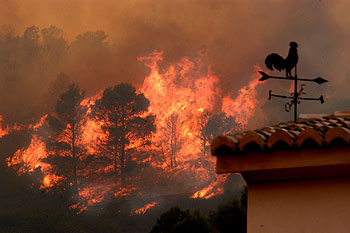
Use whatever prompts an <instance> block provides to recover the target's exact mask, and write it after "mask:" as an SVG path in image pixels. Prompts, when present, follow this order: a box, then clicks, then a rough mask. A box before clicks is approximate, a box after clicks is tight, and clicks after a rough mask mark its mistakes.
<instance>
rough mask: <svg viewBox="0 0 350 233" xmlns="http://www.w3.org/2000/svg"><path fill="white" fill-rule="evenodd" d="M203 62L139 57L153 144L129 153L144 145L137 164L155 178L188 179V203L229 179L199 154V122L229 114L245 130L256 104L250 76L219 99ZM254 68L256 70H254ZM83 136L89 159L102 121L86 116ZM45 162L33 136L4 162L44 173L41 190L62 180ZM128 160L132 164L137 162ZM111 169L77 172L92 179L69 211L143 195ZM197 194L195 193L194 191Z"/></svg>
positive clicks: (91, 102) (136, 144) (217, 189)
mask: <svg viewBox="0 0 350 233" xmlns="http://www.w3.org/2000/svg"><path fill="white" fill-rule="evenodd" d="M205 59H206V54H205V53H203V52H200V53H199V56H198V57H197V58H195V59H190V58H188V57H184V58H182V59H181V61H180V62H178V63H171V64H162V67H163V68H160V65H161V63H162V61H163V52H153V53H151V54H150V55H149V56H146V57H139V58H138V60H139V61H142V62H143V63H144V64H145V66H147V67H148V68H150V73H149V75H148V76H147V77H146V78H145V80H144V81H143V84H142V86H141V87H140V88H139V89H138V92H140V93H143V94H144V95H145V96H146V98H148V99H149V100H150V107H149V111H148V113H147V114H153V115H155V116H156V119H155V125H156V131H155V133H153V135H152V139H151V141H152V143H151V145H147V146H145V145H142V144H141V141H138V140H135V141H132V143H131V145H130V146H129V147H130V148H128V149H131V148H140V147H141V145H142V148H143V150H146V151H148V153H145V154H147V155H145V156H144V157H143V158H142V159H141V160H140V161H137V162H139V163H146V162H147V163H149V164H150V165H151V166H152V168H153V169H157V171H158V172H159V173H157V174H158V176H163V175H164V174H166V175H164V176H167V175H168V174H171V177H180V178H179V179H181V178H183V179H184V180H188V183H186V185H187V186H185V187H184V188H185V189H186V190H184V191H188V190H190V192H191V193H194V194H193V195H192V196H191V198H205V199H208V198H211V197H213V196H215V195H219V194H222V193H223V184H224V183H225V181H226V179H227V176H222V175H220V176H218V175H216V174H215V172H214V170H215V159H214V158H213V157H212V156H210V155H208V154H207V155H203V151H202V148H203V141H202V138H201V136H202V135H201V133H202V131H201V130H202V127H203V122H204V123H205V121H206V120H207V119H208V116H209V114H208V113H215V112H218V111H220V110H222V111H224V112H225V113H226V114H227V115H229V116H233V117H235V118H236V120H237V123H239V124H242V125H246V124H247V122H248V119H249V118H250V117H251V116H252V115H253V114H254V111H255V108H256V106H257V104H258V101H257V99H256V95H257V90H256V87H257V85H258V81H257V80H258V78H257V76H253V77H252V80H251V81H250V82H249V83H248V85H247V86H245V87H243V88H241V89H240V90H239V91H238V96H237V97H236V98H234V99H233V98H231V97H230V96H225V97H222V94H221V90H220V88H219V78H218V77H217V76H215V75H214V74H213V72H212V71H211V69H210V66H208V65H205ZM255 69H256V70H260V68H259V67H258V66H256V67H255ZM101 96H102V91H101V92H99V93H97V94H96V95H95V96H92V97H90V98H86V99H85V100H84V101H83V102H82V103H81V104H82V105H83V106H86V107H87V108H88V113H87V114H89V113H90V112H91V109H92V107H93V105H94V103H95V101H96V100H97V99H98V98H100V97H101ZM220 106H221V108H222V109H220ZM46 117H47V115H45V116H43V118H42V119H41V120H40V122H39V123H38V124H36V125H33V126H31V127H32V128H33V129H38V127H39V126H40V125H42V123H43V122H44V120H45V118H46ZM67 127H69V126H67ZM83 131H84V134H83V137H82V139H81V141H79V143H80V144H81V145H83V146H84V147H85V148H86V149H87V154H88V155H93V156H98V153H96V152H97V144H98V141H99V139H101V138H103V137H105V136H106V133H105V132H103V130H102V129H101V122H96V121H94V120H92V119H90V118H89V117H88V115H87V116H86V123H85V125H84V126H83ZM0 137H1V131H0ZM62 140H64V139H62ZM207 144H208V142H206V145H207ZM155 153H158V154H161V155H162V156H163V159H159V157H161V156H158V157H157V156H153V154H155ZM46 157H47V151H46V147H45V144H44V142H42V141H41V140H40V138H39V137H38V136H36V135H33V137H32V140H31V144H30V145H29V147H28V148H26V149H22V150H19V151H17V152H16V153H15V154H14V156H13V157H12V159H8V165H9V166H18V167H19V168H18V173H19V174H22V173H24V172H32V171H33V170H35V169H37V168H40V169H41V171H42V172H43V174H44V178H43V181H42V188H47V187H52V186H53V185H55V184H57V182H59V181H60V179H63V177H59V176H56V175H55V174H53V173H52V171H51V169H52V167H51V165H49V164H47V163H44V162H43V161H42V159H45V158H46ZM154 157H157V158H158V159H154ZM132 160H134V161H135V158H132ZM113 170H114V168H113V165H111V164H105V165H104V166H102V167H100V168H98V169H94V168H93V167H87V168H85V170H81V171H79V172H78V173H79V176H86V177H87V176H90V177H91V176H92V175H93V176H95V180H92V181H88V182H87V183H86V184H84V186H81V187H80V188H79V196H80V198H81V203H78V204H76V205H72V206H71V208H78V209H80V212H81V211H84V210H86V209H87V206H91V205H95V204H97V203H100V202H102V201H103V200H104V198H105V196H106V194H107V193H109V194H112V195H108V196H114V197H115V198H118V197H122V196H128V195H132V194H135V193H138V194H141V193H142V192H143V191H144V190H140V189H141V188H143V187H144V186H142V185H141V183H144V182H134V183H133V182H128V184H129V185H128V186H127V187H124V188H121V185H120V183H118V181H116V179H115V177H114V176H112V175H111V174H113ZM92 173H93V174H92ZM99 177H109V178H104V180H103V182H102V181H101V178H100V180H98V178H99ZM169 177H170V176H169ZM134 179H141V178H140V177H136V178H134ZM154 179H157V177H154ZM208 183H209V185H208V186H207V187H205V188H202V187H203V186H204V185H203V184H208ZM198 189H199V191H196V192H193V191H194V190H198ZM144 192H146V191H144ZM82 203H86V204H82ZM157 204H158V202H156V201H155V202H152V203H150V204H147V205H145V206H143V207H142V208H140V209H138V210H135V211H134V212H133V213H134V214H144V213H145V212H146V211H147V210H148V209H149V208H152V207H153V206H155V205H157Z"/></svg>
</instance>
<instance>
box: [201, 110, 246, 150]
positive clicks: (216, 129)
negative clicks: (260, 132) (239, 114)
mask: <svg viewBox="0 0 350 233" xmlns="http://www.w3.org/2000/svg"><path fill="white" fill-rule="evenodd" d="M204 118H206V117H205V116H204ZM237 128H239V125H238V123H237V122H236V120H235V118H233V117H231V116H226V114H225V113H223V112H222V113H219V114H215V115H212V116H210V117H208V118H207V120H203V123H202V127H201V131H200V136H199V137H200V139H201V140H202V152H203V156H205V154H206V152H207V150H208V148H209V144H210V143H211V142H212V141H213V140H214V138H215V137H216V136H218V135H222V134H225V133H226V134H227V133H233V131H234V130H237Z"/></svg>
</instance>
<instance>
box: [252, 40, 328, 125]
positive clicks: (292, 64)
mask: <svg viewBox="0 0 350 233" xmlns="http://www.w3.org/2000/svg"><path fill="white" fill-rule="evenodd" d="M289 46H290V48H289V53H288V56H287V57H286V58H285V59H284V58H283V57H281V56H280V55H278V54H276V53H271V54H270V55H268V56H267V57H266V59H265V65H266V67H267V68H269V69H270V70H274V69H276V70H278V71H282V70H286V77H275V76H270V75H268V74H266V73H265V72H263V71H258V72H259V73H260V74H261V75H262V77H261V78H260V79H259V81H265V80H267V79H282V80H292V81H294V93H293V94H292V96H284V95H276V94H272V91H271V90H270V91H269V100H271V97H277V98H286V99H291V102H290V103H286V104H285V110H286V111H287V112H289V111H290V110H291V108H292V106H293V105H294V121H295V122H296V121H297V119H298V104H300V102H301V101H300V100H319V101H320V102H321V104H323V103H324V99H323V96H322V95H321V96H320V97H319V98H307V97H301V96H302V95H303V94H306V93H305V92H304V87H305V84H301V87H300V90H299V91H298V81H305V82H315V83H317V84H323V83H325V82H328V81H327V80H326V79H323V78H321V77H317V78H314V79H305V78H298V75H297V63H298V58H299V57H298V50H297V47H298V44H297V43H296V42H290V43H289ZM293 68H294V72H295V73H294V77H293V76H292V72H291V71H292V69H293Z"/></svg>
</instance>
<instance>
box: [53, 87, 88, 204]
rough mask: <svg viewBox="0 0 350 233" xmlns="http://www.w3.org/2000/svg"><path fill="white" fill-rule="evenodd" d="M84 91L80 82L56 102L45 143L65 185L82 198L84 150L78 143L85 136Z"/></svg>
mask: <svg viewBox="0 0 350 233" xmlns="http://www.w3.org/2000/svg"><path fill="white" fill-rule="evenodd" d="M84 96H85V92H84V91H80V89H79V87H78V85H76V84H71V85H70V86H69V88H68V90H67V91H66V92H64V93H62V94H61V95H60V98H59V100H58V101H57V104H56V114H54V115H49V116H48V117H47V122H48V126H49V134H48V139H47V142H46V145H47V148H48V150H49V153H50V154H49V156H48V158H47V162H48V163H50V164H51V165H52V166H53V169H54V171H55V172H56V174H57V175H58V176H62V177H64V180H65V181H66V182H67V184H66V185H65V187H67V186H68V187H69V186H71V187H72V188H73V192H74V195H75V197H76V199H77V200H79V183H78V162H79V161H80V160H79V159H80V157H81V156H82V152H83V149H82V148H81V146H80V145H79V140H80V139H81V136H82V133H83V131H82V126H83V125H84V121H85V115H86V107H84V106H82V105H81V102H82V100H83V99H84Z"/></svg>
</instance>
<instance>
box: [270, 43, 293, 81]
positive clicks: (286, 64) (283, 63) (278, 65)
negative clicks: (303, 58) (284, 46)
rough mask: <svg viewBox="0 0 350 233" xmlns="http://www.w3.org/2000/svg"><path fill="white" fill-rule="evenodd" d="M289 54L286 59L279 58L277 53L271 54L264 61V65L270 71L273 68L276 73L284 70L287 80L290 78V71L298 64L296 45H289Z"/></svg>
mask: <svg viewBox="0 0 350 233" xmlns="http://www.w3.org/2000/svg"><path fill="white" fill-rule="evenodd" d="M289 46H290V48H289V53H288V56H287V57H286V59H284V58H283V57H281V56H280V55H279V54H277V53H271V54H270V55H268V56H267V57H266V59H265V65H266V67H267V68H269V69H270V70H273V69H274V68H275V69H276V70H278V71H282V70H284V69H285V70H286V76H287V77H288V78H291V77H292V69H293V68H294V67H296V65H297V63H298V58H299V57H298V49H297V48H298V44H297V43H296V42H290V43H289Z"/></svg>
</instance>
